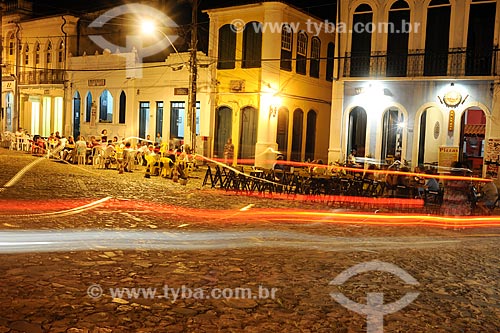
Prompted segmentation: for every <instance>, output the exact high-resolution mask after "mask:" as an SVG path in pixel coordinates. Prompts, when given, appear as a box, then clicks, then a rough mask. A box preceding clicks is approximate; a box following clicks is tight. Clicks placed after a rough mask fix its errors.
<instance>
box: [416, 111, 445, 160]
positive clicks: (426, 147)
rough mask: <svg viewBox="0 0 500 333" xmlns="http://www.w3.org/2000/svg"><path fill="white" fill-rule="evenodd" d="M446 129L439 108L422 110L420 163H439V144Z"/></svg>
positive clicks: (419, 143)
mask: <svg viewBox="0 0 500 333" xmlns="http://www.w3.org/2000/svg"><path fill="white" fill-rule="evenodd" d="M445 131H446V125H445V123H444V120H443V114H442V113H441V111H440V110H439V109H438V108H436V107H430V108H427V109H426V110H425V111H424V112H422V115H421V116H420V130H419V133H418V165H423V164H434V165H437V162H438V153H439V146H441V145H442V142H443V136H444V135H445Z"/></svg>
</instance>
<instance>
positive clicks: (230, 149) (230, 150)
mask: <svg viewBox="0 0 500 333" xmlns="http://www.w3.org/2000/svg"><path fill="white" fill-rule="evenodd" d="M233 159H234V145H233V140H232V139H231V138H228V139H227V142H226V144H225V145H224V164H228V165H232V164H233Z"/></svg>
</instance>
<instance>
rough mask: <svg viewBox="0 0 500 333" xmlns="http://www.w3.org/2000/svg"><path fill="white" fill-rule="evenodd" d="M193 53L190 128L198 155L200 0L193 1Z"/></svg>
mask: <svg viewBox="0 0 500 333" xmlns="http://www.w3.org/2000/svg"><path fill="white" fill-rule="evenodd" d="M191 24H192V26H191V50H190V51H191V53H190V55H191V56H190V61H189V65H190V67H189V68H190V76H189V81H190V82H189V83H190V84H189V98H188V104H189V118H188V119H189V128H190V132H191V150H192V152H193V153H194V154H196V89H197V84H196V83H197V80H198V64H197V58H196V52H197V44H198V0H193V7H192V12H191Z"/></svg>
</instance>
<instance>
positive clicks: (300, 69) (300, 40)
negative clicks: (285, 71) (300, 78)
mask: <svg viewBox="0 0 500 333" xmlns="http://www.w3.org/2000/svg"><path fill="white" fill-rule="evenodd" d="M307 42H308V41H307V34H306V33H305V31H301V32H299V34H298V36H297V63H296V66H295V71H296V72H297V73H298V74H304V75H305V74H306V67H307Z"/></svg>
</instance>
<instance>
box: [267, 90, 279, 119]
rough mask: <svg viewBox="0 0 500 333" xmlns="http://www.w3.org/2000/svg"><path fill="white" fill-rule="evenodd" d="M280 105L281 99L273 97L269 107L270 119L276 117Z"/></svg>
mask: <svg viewBox="0 0 500 333" xmlns="http://www.w3.org/2000/svg"><path fill="white" fill-rule="evenodd" d="M280 105H281V98H280V97H278V96H276V95H273V96H272V97H271V103H270V105H269V117H276V115H277V114H278V111H279V107H280Z"/></svg>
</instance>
